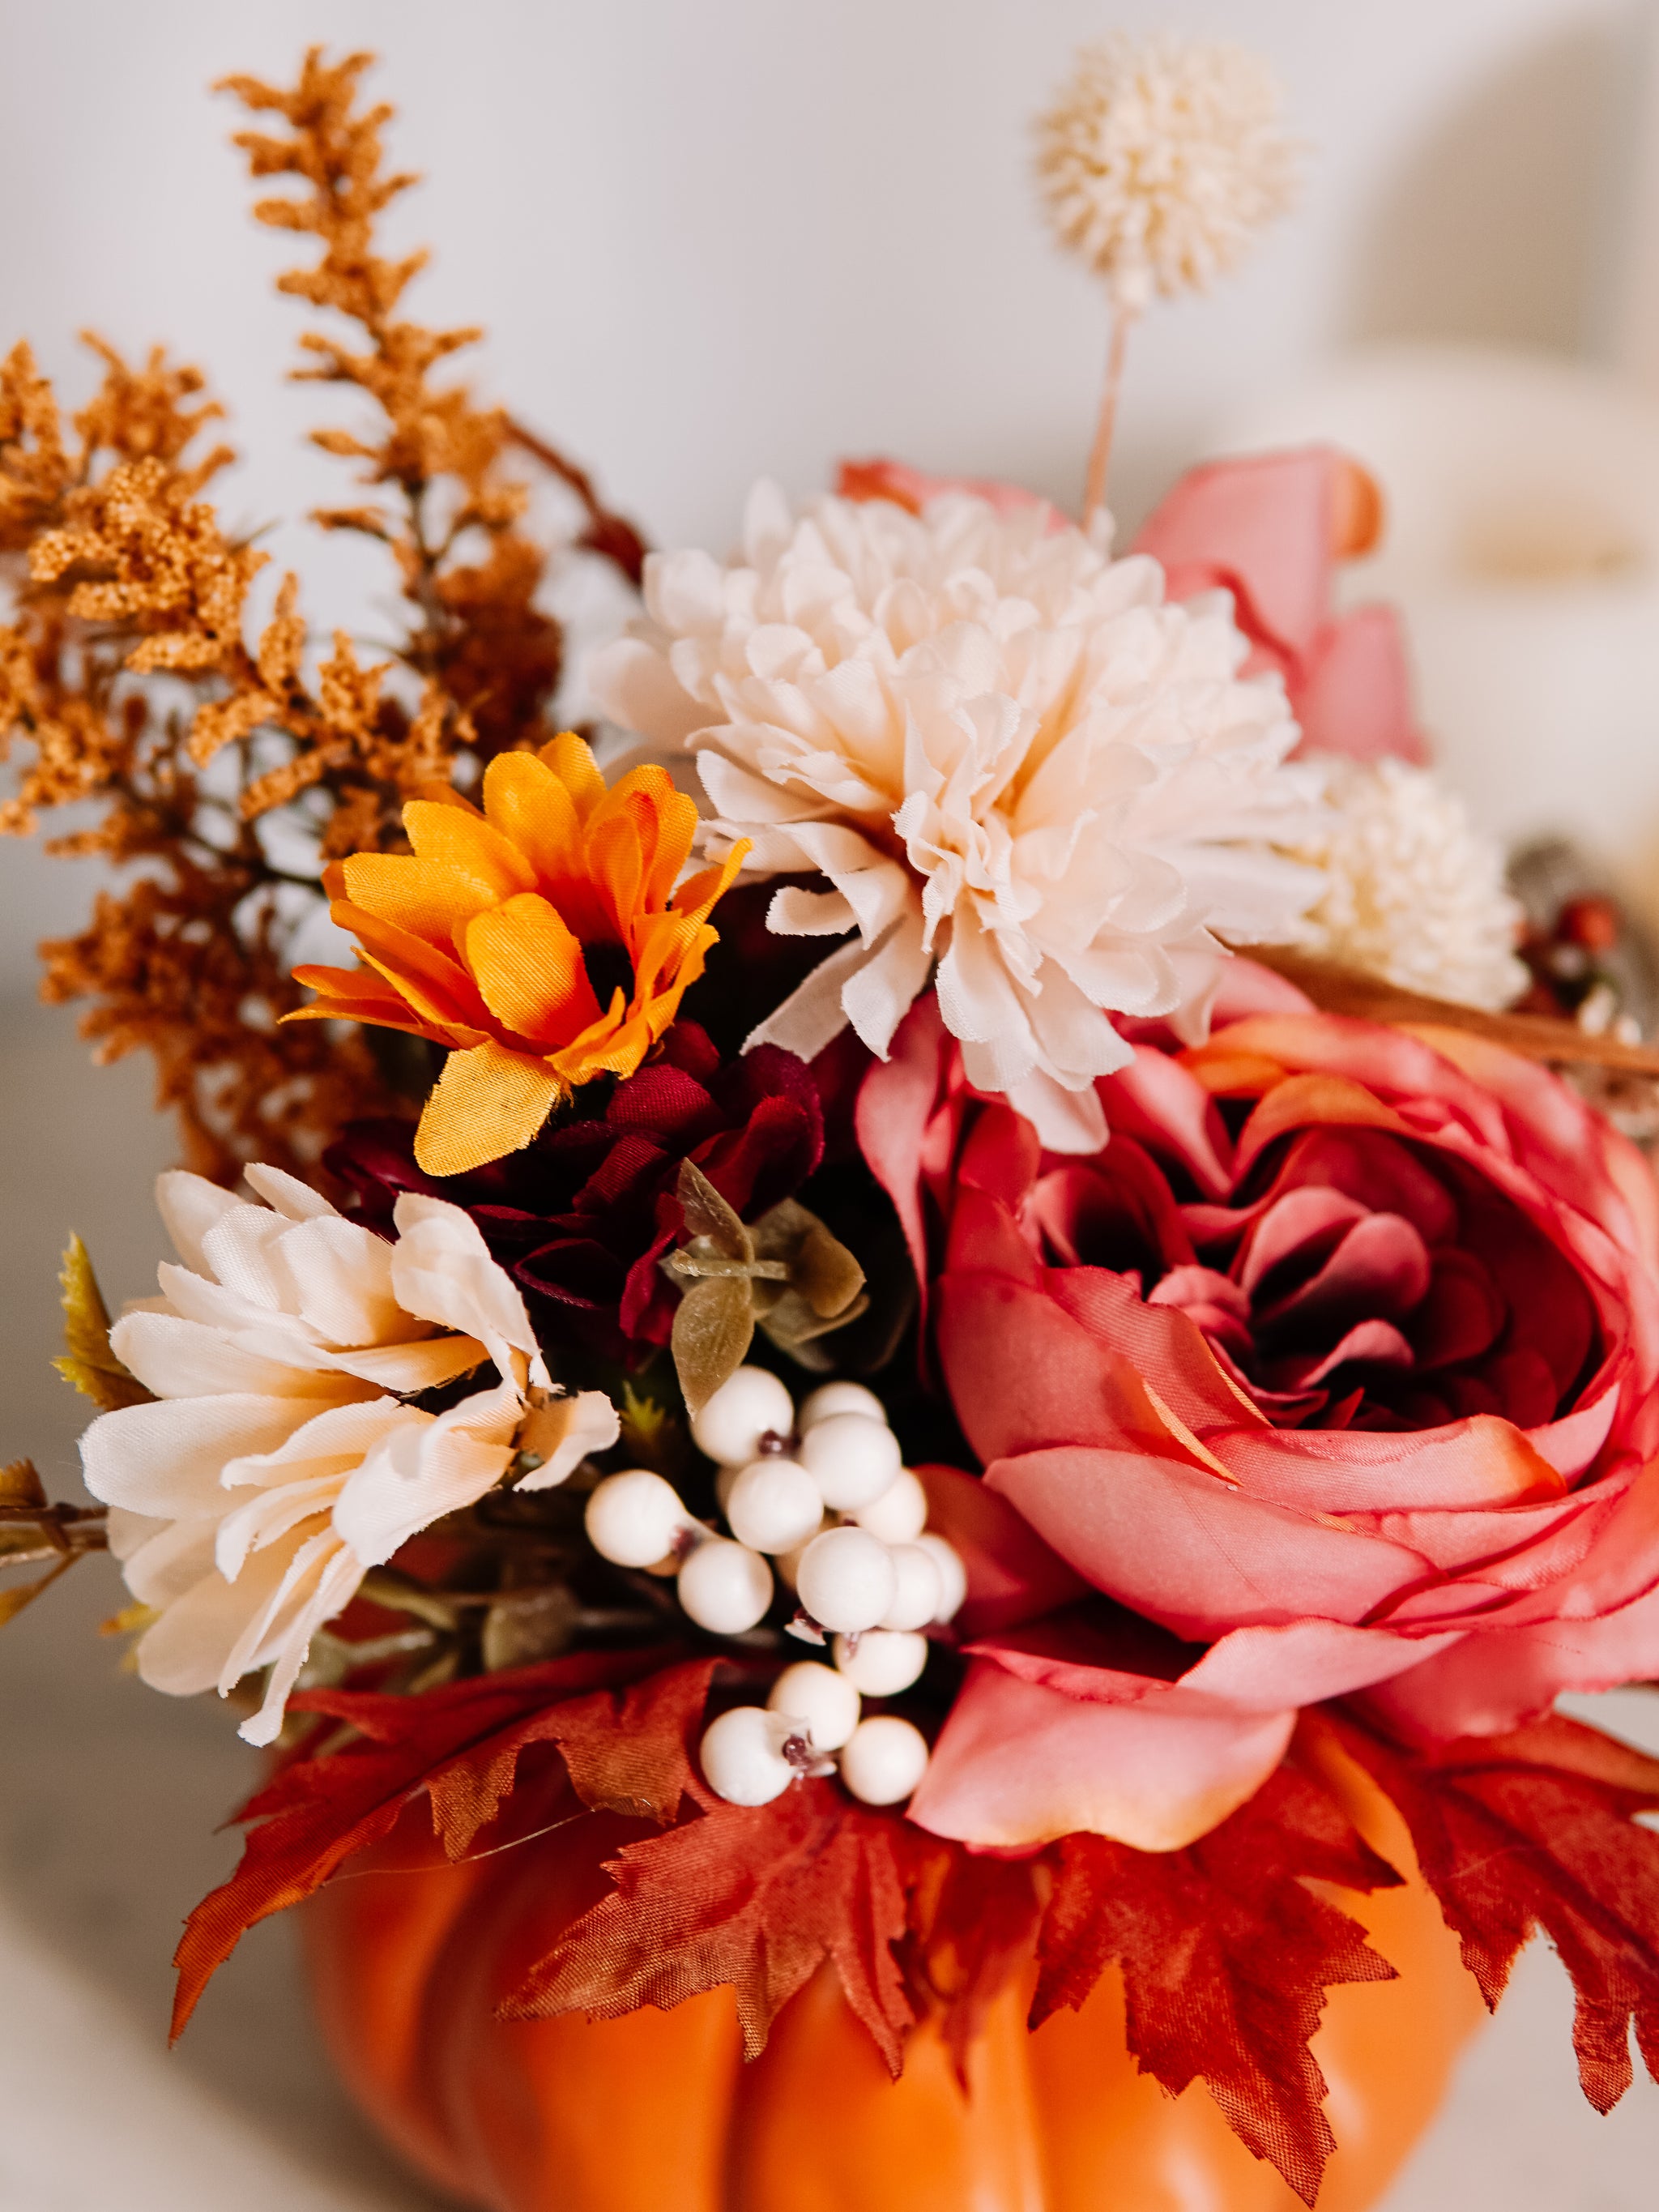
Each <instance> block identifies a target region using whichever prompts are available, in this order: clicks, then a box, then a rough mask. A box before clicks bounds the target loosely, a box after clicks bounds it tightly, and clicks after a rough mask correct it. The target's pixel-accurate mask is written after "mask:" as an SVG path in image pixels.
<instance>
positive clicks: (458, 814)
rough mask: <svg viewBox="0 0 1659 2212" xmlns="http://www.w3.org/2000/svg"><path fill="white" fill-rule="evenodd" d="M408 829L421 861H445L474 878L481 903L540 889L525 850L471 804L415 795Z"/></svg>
mask: <svg viewBox="0 0 1659 2212" xmlns="http://www.w3.org/2000/svg"><path fill="white" fill-rule="evenodd" d="M404 830H405V832H406V833H407V835H408V838H409V842H410V844H411V845H412V846H413V847H414V848H415V853H416V858H417V859H418V860H439V861H441V862H442V863H443V864H444V865H445V866H447V867H450V868H454V869H457V870H459V872H460V873H461V874H462V875H463V876H465V877H468V878H471V881H472V882H473V883H474V884H477V886H478V888H479V890H480V891H481V892H482V893H483V898H482V899H481V900H480V904H483V903H484V902H486V901H488V902H490V903H495V902H497V901H499V900H501V899H507V898H511V897H512V896H513V893H514V892H515V891H530V890H534V889H535V888H536V872H535V870H534V869H533V868H532V866H531V865H530V863H529V861H528V860H526V858H525V856H524V854H522V853H520V851H519V850H518V849H517V848H516V847H514V846H513V845H511V844H509V843H508V842H507V839H506V838H505V837H503V836H502V835H501V831H500V830H499V829H495V828H493V827H492V826H491V825H490V823H488V822H486V821H485V820H484V818H483V815H482V814H475V813H474V812H473V811H472V810H471V807H468V808H466V809H465V810H463V809H462V808H460V807H459V806H441V805H437V804H436V802H435V801H434V800H432V799H410V802H409V804H408V805H407V806H405V807H404Z"/></svg>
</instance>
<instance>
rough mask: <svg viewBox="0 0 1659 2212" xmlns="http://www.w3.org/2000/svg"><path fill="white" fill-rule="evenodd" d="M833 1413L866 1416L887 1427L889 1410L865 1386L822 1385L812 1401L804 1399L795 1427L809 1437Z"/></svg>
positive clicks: (845, 1384) (851, 1384)
mask: <svg viewBox="0 0 1659 2212" xmlns="http://www.w3.org/2000/svg"><path fill="white" fill-rule="evenodd" d="M831 1413H862V1414H864V1415H865V1416H866V1419H870V1420H872V1421H879V1422H881V1424H882V1425H883V1426H885V1425H886V1422H887V1408H886V1407H885V1406H884V1405H883V1404H882V1402H881V1401H880V1399H879V1398H878V1397H877V1395H876V1394H875V1392H874V1391H873V1390H866V1389H865V1387H864V1385H863V1383H819V1385H818V1387H817V1389H816V1390H814V1391H813V1392H812V1393H811V1395H810V1396H809V1397H805V1398H803V1399H802V1401H801V1405H800V1411H799V1413H797V1414H796V1416H795V1426H796V1428H797V1430H798V1431H799V1433H800V1434H801V1435H802V1436H805V1434H806V1431H808V1429H811V1428H816V1427H817V1424H818V1423H819V1422H820V1421H827V1420H828V1419H829V1416H830V1414H831Z"/></svg>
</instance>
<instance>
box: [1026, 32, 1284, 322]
mask: <svg viewBox="0 0 1659 2212" xmlns="http://www.w3.org/2000/svg"><path fill="white" fill-rule="evenodd" d="M1279 100H1280V95H1279V86H1278V84H1277V82H1275V80H1274V77H1273V72H1272V71H1271V70H1269V69H1268V68H1267V64H1265V63H1264V62H1262V61H1261V60H1259V59H1258V58H1257V57H1256V56H1255V55H1254V54H1252V53H1249V52H1246V51H1245V49H1244V48H1243V47H1242V46H1231V45H1229V44H1226V43H1225V42H1218V41H1215V40H1205V39H1178V38H1171V37H1168V36H1160V37H1154V38H1151V39H1146V40H1139V39H1135V38H1133V37H1131V36H1130V35H1129V34H1128V33H1127V32H1121V31H1118V32H1114V33H1111V34H1110V35H1109V37H1107V38H1104V39H1103V40H1100V41H1099V43H1098V44H1097V45H1094V46H1085V47H1084V48H1083V49H1082V51H1081V52H1079V55H1078V58H1077V63H1076V66H1075V68H1074V70H1073V74H1072V76H1070V78H1068V80H1067V81H1066V85H1065V87H1064V88H1063V89H1062V91H1061V93H1060V96H1059V98H1058V99H1057V100H1055V102H1054V106H1052V107H1050V108H1049V109H1048V111H1047V112H1046V113H1045V114H1043V115H1042V117H1040V118H1039V119H1038V122H1037V125H1036V140H1037V147H1036V174H1037V184H1038V188H1039V190H1040V191H1041V194H1042V202H1043V205H1044V207H1045V209H1046V210H1047V211H1048V218H1049V221H1050V222H1052V224H1053V225H1054V231H1055V234H1056V235H1057V236H1058V237H1059V239H1060V242H1061V244H1062V245H1064V246H1068V247H1070V248H1071V249H1072V251H1073V252H1076V253H1079V254H1080V255H1081V256H1082V257H1083V258H1084V259H1085V261H1087V262H1088V263H1089V264H1090V266H1091V268H1092V269H1093V270H1095V271H1096V273H1097V275H1099V276H1103V277H1104V278H1105V279H1106V280H1107V282H1108V283H1109V285H1110V287H1111V289H1112V295H1113V297H1114V299H1115V301H1116V303H1117V305H1118V306H1119V307H1121V308H1124V309H1127V310H1128V311H1129V312H1131V313H1133V312H1135V311H1136V310H1138V309H1139V308H1141V307H1145V306H1146V302H1147V301H1149V300H1150V299H1151V297H1152V294H1153V293H1154V292H1159V293H1162V294H1163V295H1164V297H1165V298H1169V297H1170V296H1172V295H1175V294H1176V293H1179V292H1183V291H1202V290H1204V289H1206V287H1207V286H1208V285H1209V284H1210V283H1211V282H1212V280H1213V279H1214V278H1215V277H1216V276H1220V275H1222V274H1224V273H1225V271H1226V270H1229V269H1231V268H1232V266H1233V265H1234V264H1235V263H1236V262H1237V261H1238V260H1239V259H1240V258H1241V257H1242V256H1243V252H1245V249H1246V248H1247V247H1248V246H1249V243H1250V241H1251V240H1252V238H1253V237H1254V236H1255V233H1256V232H1257V231H1258V230H1259V229H1261V228H1262V226H1263V225H1264V224H1266V223H1267V222H1271V221H1272V219H1273V217H1274V216H1278V215H1281V214H1283V213H1284V211H1285V209H1286V208H1288V207H1289V206H1290V205H1291V203H1292V201H1293V200H1294V198H1295V197H1296V185H1297V158H1298V152H1299V149H1298V148H1297V145H1296V143H1295V142H1294V141H1293V140H1291V139H1290V138H1288V137H1285V134H1284V132H1283V131H1281V130H1280V128H1279Z"/></svg>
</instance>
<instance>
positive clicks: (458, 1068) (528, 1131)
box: [415, 1042, 566, 1176]
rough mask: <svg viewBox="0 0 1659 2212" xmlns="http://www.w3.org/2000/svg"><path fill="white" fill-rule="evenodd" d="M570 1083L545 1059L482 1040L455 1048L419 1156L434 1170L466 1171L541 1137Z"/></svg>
mask: <svg viewBox="0 0 1659 2212" xmlns="http://www.w3.org/2000/svg"><path fill="white" fill-rule="evenodd" d="M565 1088H566V1086H565V1085H563V1084H562V1082H561V1081H560V1080H559V1079H558V1077H557V1076H556V1074H555V1073H553V1071H552V1069H551V1068H550V1067H549V1066H547V1064H546V1062H545V1061H544V1060H532V1058H531V1057H530V1056H529V1054H526V1053H521V1052H509V1051H508V1050H507V1048H506V1046H505V1045H499V1044H495V1043H493V1042H492V1043H489V1044H481V1045H476V1046H474V1048H472V1050H471V1052H452V1053H451V1054H450V1055H449V1058H448V1059H447V1060H446V1061H445V1062H444V1068H443V1073H442V1074H441V1076H440V1077H439V1078H438V1081H437V1085H436V1088H435V1090H434V1091H433V1092H432V1095H431V1097H429V1098H428V1100H427V1102H426V1108H425V1111H424V1112H423V1113H422V1115H421V1126H420V1127H419V1128H418V1129H417V1130H416V1133H415V1158H416V1163H417V1164H418V1165H419V1166H421V1167H422V1169H424V1170H425V1171H426V1173H427V1174H428V1175H432V1176H452V1175H465V1174H466V1173H467V1171H468V1170H470V1169H472V1168H481V1167H485V1166H487V1165H488V1164H489V1162H490V1161H491V1160H499V1159H501V1158H504V1157H505V1155H506V1154H507V1153H508V1152H521V1151H522V1150H523V1149H524V1147H525V1146H526V1145H527V1144H528V1143H529V1142H530V1140H531V1139H532V1137H534V1136H535V1134H536V1133H537V1131H538V1129H539V1128H540V1127H541V1126H542V1124H543V1122H544V1121H546V1119H547V1117H548V1115H550V1113H551V1112H552V1110H553V1109H554V1107H555V1106H556V1104H557V1103H558V1102H559V1100H560V1098H561V1097H563V1095H564V1092H565Z"/></svg>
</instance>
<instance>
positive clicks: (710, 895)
mask: <svg viewBox="0 0 1659 2212" xmlns="http://www.w3.org/2000/svg"><path fill="white" fill-rule="evenodd" d="M753 850H754V846H753V843H752V842H751V841H750V839H749V838H747V837H739V838H738V842H737V843H736V844H735V845H734V846H733V847H732V849H731V851H730V852H729V853H728V854H726V858H725V859H724V860H721V861H719V862H717V863H716V865H715V866H714V867H712V868H703V869H702V870H700V871H699V872H698V873H697V874H696V875H695V876H688V877H687V878H686V879H685V881H684V883H683V884H681V885H680V887H679V889H678V890H677V891H676V892H675V894H674V911H675V913H676V914H688V915H693V916H694V917H695V918H696V920H697V921H702V920H703V919H704V917H705V916H706V915H708V911H709V909H710V908H711V907H713V906H714V902H715V901H716V900H717V899H722V898H724V897H725V896H726V893H727V891H729V890H731V888H732V884H733V883H734V882H735V881H736V879H737V874H738V869H739V868H741V867H742V866H743V864H744V861H745V860H747V859H748V858H749V855H750V853H751V852H753Z"/></svg>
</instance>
